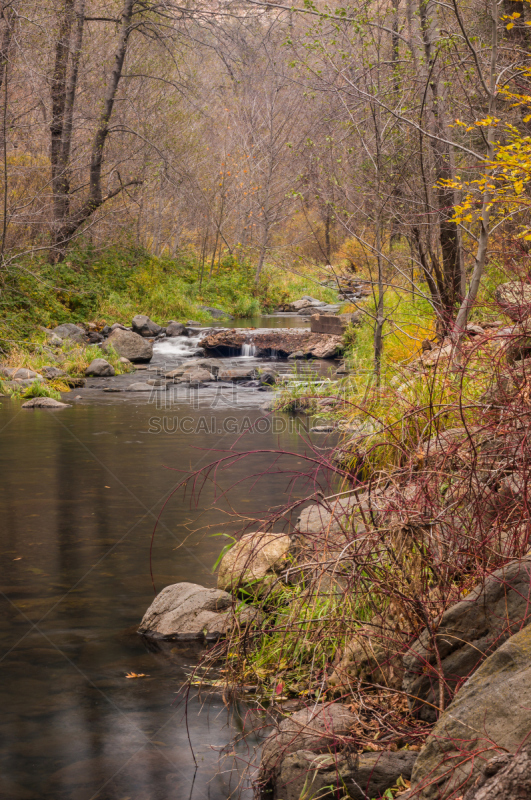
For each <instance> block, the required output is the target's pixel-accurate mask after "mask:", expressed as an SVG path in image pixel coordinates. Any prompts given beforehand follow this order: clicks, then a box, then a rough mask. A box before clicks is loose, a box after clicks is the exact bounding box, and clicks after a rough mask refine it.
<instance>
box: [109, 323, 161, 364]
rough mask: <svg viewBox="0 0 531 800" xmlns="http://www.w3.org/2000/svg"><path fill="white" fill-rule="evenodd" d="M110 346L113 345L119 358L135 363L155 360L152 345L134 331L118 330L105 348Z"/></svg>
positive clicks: (110, 337) (111, 336)
mask: <svg viewBox="0 0 531 800" xmlns="http://www.w3.org/2000/svg"><path fill="white" fill-rule="evenodd" d="M109 345H112V347H113V348H114V349H115V350H116V352H117V353H118V355H119V356H123V357H124V358H128V359H129V361H132V362H133V363H138V362H144V361H151V359H152V358H153V346H152V344H151V343H150V342H146V340H145V339H143V338H142V336H139V335H138V333H133V331H125V330H123V329H122V328H116V329H115V330H114V331H113V332H112V333H111V335H110V336H109V338H108V339H107V341H106V342H105V344H104V345H103V347H104V348H106V347H107V346H109Z"/></svg>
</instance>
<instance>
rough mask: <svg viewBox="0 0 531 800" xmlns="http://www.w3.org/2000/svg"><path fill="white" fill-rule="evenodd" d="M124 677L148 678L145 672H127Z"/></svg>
mask: <svg viewBox="0 0 531 800" xmlns="http://www.w3.org/2000/svg"><path fill="white" fill-rule="evenodd" d="M125 677H126V678H149V675H146V673H145V672H127V673H126V675H125Z"/></svg>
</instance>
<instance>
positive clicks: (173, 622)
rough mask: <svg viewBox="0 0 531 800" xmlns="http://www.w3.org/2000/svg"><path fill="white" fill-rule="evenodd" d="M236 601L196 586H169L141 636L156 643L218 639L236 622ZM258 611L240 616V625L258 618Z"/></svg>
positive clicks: (146, 619) (147, 617)
mask: <svg viewBox="0 0 531 800" xmlns="http://www.w3.org/2000/svg"><path fill="white" fill-rule="evenodd" d="M233 604H234V600H233V598H232V597H231V595H230V594H228V593H227V592H224V591H221V590H220V589H205V587H204V586H199V585H198V584H196V583H174V584H172V585H171V586H166V588H165V589H163V590H162V591H161V592H160V593H159V594H158V595H157V597H156V598H155V600H154V601H153V603H152V604H151V605H150V607H149V608H148V610H147V611H146V613H145V614H144V617H143V619H142V622H141V623H140V627H139V628H138V632H139V633H141V634H142V635H144V636H150V637H153V638H155V639H211V640H212V639H214V640H215V639H218V638H219V637H220V636H222V635H223V634H225V633H227V631H228V630H230V628H231V627H232V625H233V624H234V621H235V615H234V611H233ZM256 615H257V612H256V611H255V610H254V609H251V608H248V609H244V610H243V611H242V613H241V614H240V613H239V614H238V619H239V621H240V622H250V621H252V620H253V619H256V618H257V616H256Z"/></svg>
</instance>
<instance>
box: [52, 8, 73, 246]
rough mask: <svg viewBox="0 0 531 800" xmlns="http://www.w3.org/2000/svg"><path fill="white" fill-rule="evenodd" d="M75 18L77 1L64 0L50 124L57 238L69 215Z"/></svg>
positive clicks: (60, 20) (56, 49)
mask: <svg viewBox="0 0 531 800" xmlns="http://www.w3.org/2000/svg"><path fill="white" fill-rule="evenodd" d="M73 21H74V0H64V5H63V8H62V12H61V16H60V19H59V32H58V35H57V42H56V45H55V64H54V70H53V77H52V86H51V95H52V119H51V123H50V133H51V143H50V162H51V166H52V193H53V219H54V230H55V235H54V241H55V240H56V239H57V235H58V233H59V231H60V229H61V227H62V226H63V225H64V222H65V217H66V214H67V210H66V208H67V197H68V187H67V186H66V184H65V174H64V163H63V141H64V140H63V136H64V122H65V109H66V80H67V77H66V76H67V71H68V57H69V53H70V37H71V33H72V25H73Z"/></svg>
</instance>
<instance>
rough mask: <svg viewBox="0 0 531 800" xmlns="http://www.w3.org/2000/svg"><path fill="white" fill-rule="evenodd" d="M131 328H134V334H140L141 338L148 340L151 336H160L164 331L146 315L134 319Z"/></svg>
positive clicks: (138, 315)
mask: <svg viewBox="0 0 531 800" xmlns="http://www.w3.org/2000/svg"><path fill="white" fill-rule="evenodd" d="M131 327H132V328H133V333H138V335H139V336H146V337H148V338H149V337H151V336H158V335H159V333H162V330H163V329H162V327H161V326H160V325H157V323H156V322H153V320H151V319H150V318H149V317H146V316H145V314H137V315H136V316H135V317H133V319H132V322H131Z"/></svg>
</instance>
